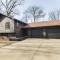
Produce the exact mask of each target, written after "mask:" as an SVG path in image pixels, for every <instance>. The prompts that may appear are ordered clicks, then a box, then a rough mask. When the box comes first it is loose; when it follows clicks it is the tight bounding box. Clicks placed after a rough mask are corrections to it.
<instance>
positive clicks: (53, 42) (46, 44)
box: [0, 39, 60, 60]
mask: <svg viewBox="0 0 60 60" xmlns="http://www.w3.org/2000/svg"><path fill="white" fill-rule="evenodd" d="M0 60H60V39H26V40H24V41H19V42H17V43H14V44H12V45H10V46H5V47H2V48H0Z"/></svg>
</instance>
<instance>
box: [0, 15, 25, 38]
mask: <svg viewBox="0 0 60 60" xmlns="http://www.w3.org/2000/svg"><path fill="white" fill-rule="evenodd" d="M25 25H26V23H24V22H22V21H19V20H17V19H12V18H10V17H7V16H5V15H2V14H0V36H8V37H10V36H13V37H14V36H15V37H21V36H22V35H23V33H22V29H21V28H22V27H23V26H25Z"/></svg>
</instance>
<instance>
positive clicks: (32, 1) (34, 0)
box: [16, 0, 60, 21]
mask: <svg viewBox="0 0 60 60" xmlns="http://www.w3.org/2000/svg"><path fill="white" fill-rule="evenodd" d="M29 6H40V7H42V8H43V9H44V11H45V13H46V16H45V18H43V19H42V21H47V20H48V13H49V12H50V11H53V10H55V9H58V8H60V0H25V2H24V5H22V6H21V7H20V8H19V16H18V15H17V16H16V18H18V19H21V18H22V17H23V12H24V11H25V10H26V9H27V8H28V7H29Z"/></svg>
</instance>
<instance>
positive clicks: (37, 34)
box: [31, 28, 43, 38]
mask: <svg viewBox="0 0 60 60" xmlns="http://www.w3.org/2000/svg"><path fill="white" fill-rule="evenodd" d="M42 29H43V28H32V29H31V37H32V38H42V37H43V33H42V32H43V30H42Z"/></svg>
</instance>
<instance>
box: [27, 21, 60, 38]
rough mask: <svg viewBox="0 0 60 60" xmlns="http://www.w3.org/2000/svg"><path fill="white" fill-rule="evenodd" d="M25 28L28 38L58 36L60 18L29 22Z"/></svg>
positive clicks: (59, 34) (59, 32)
mask: <svg viewBox="0 0 60 60" xmlns="http://www.w3.org/2000/svg"><path fill="white" fill-rule="evenodd" d="M26 29H27V30H28V32H27V33H28V37H30V38H60V20H51V21H45V22H34V23H30V24H29V25H28V26H26Z"/></svg>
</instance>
